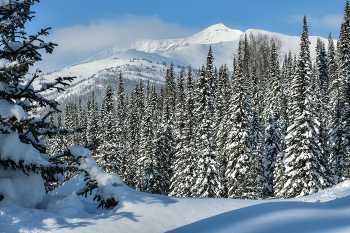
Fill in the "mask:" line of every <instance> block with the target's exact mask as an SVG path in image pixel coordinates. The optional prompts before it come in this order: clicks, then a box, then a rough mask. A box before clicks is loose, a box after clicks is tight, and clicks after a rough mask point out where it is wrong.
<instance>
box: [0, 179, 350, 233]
mask: <svg viewBox="0 0 350 233" xmlns="http://www.w3.org/2000/svg"><path fill="white" fill-rule="evenodd" d="M83 186H84V181H83V176H76V177H74V178H72V179H71V180H70V181H69V182H67V183H65V184H64V185H62V186H61V187H60V188H58V189H57V190H56V191H55V192H54V193H49V194H47V195H45V197H44V200H43V201H42V202H41V203H40V204H39V205H37V207H36V208H24V207H20V206H19V205H11V206H2V207H0V232H48V231H50V232H238V233H239V232H261V233H265V232H266V233H267V232H293V233H294V232H321V233H322V232H325V233H326V232H344V233H345V232H350V221H349V219H350V195H349V194H350V181H344V182H342V183H340V184H338V185H336V186H334V187H333V188H330V189H327V190H323V191H321V192H319V193H316V194H313V195H310V196H306V197H300V198H294V199H288V200H283V199H272V200H232V199H211V198H179V197H168V196H160V195H153V194H147V193H142V192H138V191H135V190H133V189H131V188H129V187H127V186H126V185H124V184H122V185H119V186H118V187H116V188H117V189H118V193H119V200H122V201H121V202H120V204H119V205H118V206H116V207H115V208H114V209H113V210H110V211H109V210H101V209H99V210H96V207H97V205H98V203H97V202H94V201H92V197H93V195H94V193H93V195H92V196H90V197H88V198H87V199H86V198H84V197H81V196H77V195H76V193H75V191H72V190H79V188H82V187H83Z"/></svg>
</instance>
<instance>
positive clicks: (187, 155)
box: [170, 66, 197, 197]
mask: <svg viewBox="0 0 350 233" xmlns="http://www.w3.org/2000/svg"><path fill="white" fill-rule="evenodd" d="M185 96H186V100H185V101H186V102H185V111H184V127H183V130H182V131H181V132H180V137H179V144H178V149H177V152H176V154H175V158H176V160H175V162H174V164H173V170H174V175H173V177H172V178H171V193H170V195H172V196H180V197H191V196H192V195H193V194H192V187H193V186H194V185H195V182H196V179H195V176H194V175H193V172H194V170H195V169H196V167H197V147H196V143H195V126H196V119H195V116H194V108H195V103H194V81H193V74H192V69H191V66H190V67H189V68H188V74H187V85H186V95H185Z"/></svg>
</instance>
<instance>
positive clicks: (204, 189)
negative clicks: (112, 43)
mask: <svg viewBox="0 0 350 233" xmlns="http://www.w3.org/2000/svg"><path fill="white" fill-rule="evenodd" d="M349 38H350V7H349V2H348V1H347V3H346V6H345V13H344V18H343V22H342V25H341V31H340V35H339V40H338V41H337V43H336V46H335V45H334V41H333V39H332V36H331V35H330V36H329V39H328V45H327V49H326V45H325V43H324V42H322V40H321V39H319V40H318V41H317V46H316V48H315V49H316V60H315V61H314V62H312V60H311V57H310V47H309V44H310V41H309V36H308V26H307V19H306V16H305V17H304V19H303V31H302V35H301V38H300V53H299V55H298V57H297V56H296V55H294V57H293V55H292V54H291V52H289V54H287V55H286V56H285V57H284V59H283V63H282V65H280V62H279V60H280V59H279V55H278V50H279V48H280V47H281V45H280V43H279V41H278V40H277V39H275V38H272V39H271V38H270V39H268V38H263V37H259V36H255V37H254V36H253V35H250V36H247V35H245V37H244V38H243V39H242V40H241V41H240V42H239V46H238V54H237V57H236V58H235V59H234V64H233V67H234V71H233V73H232V75H230V73H229V70H228V67H227V65H226V64H224V65H221V66H220V67H219V69H217V68H216V67H214V65H213V60H214V57H213V55H212V50H211V47H210V48H209V52H208V56H207V61H206V64H205V65H203V66H202V67H201V68H200V69H199V72H198V74H199V75H198V78H197V80H195V79H194V77H193V72H192V69H191V67H190V66H189V67H188V70H186V71H184V70H183V71H182V72H181V74H180V76H179V77H175V74H174V66H173V64H171V66H170V67H169V68H168V69H167V73H166V77H165V84H164V86H163V87H162V88H161V90H160V92H157V91H156V87H155V85H153V84H151V83H150V82H148V83H147V84H146V85H145V84H144V83H143V82H142V81H140V83H139V84H137V85H136V87H135V89H134V90H133V91H132V93H131V94H130V95H128V94H126V93H125V92H124V87H123V77H122V73H121V72H120V74H119V84H118V87H117V93H116V95H117V96H116V102H115V101H114V93H113V90H112V86H108V88H107V90H106V94H105V97H104V100H103V102H102V104H101V106H98V104H97V103H96V101H95V97H94V92H92V95H91V98H90V100H89V101H88V104H87V108H82V105H81V103H80V102H79V101H78V102H77V103H72V102H69V103H67V104H66V111H65V116H64V117H62V118H64V125H65V127H67V128H69V129H74V128H77V127H78V126H81V125H83V126H86V130H85V131H83V132H76V133H75V134H70V135H69V138H67V139H66V140H67V142H68V144H71V145H74V144H80V145H94V147H93V149H94V150H93V152H92V155H93V157H94V158H95V160H96V162H97V164H98V165H99V166H100V167H101V168H102V169H103V170H105V171H106V172H111V173H117V174H119V176H120V177H121V178H122V180H123V181H124V182H125V184H127V185H129V186H130V187H132V188H135V189H137V190H140V191H144V192H148V193H154V194H161V195H172V196H181V197H218V198H240V199H259V198H268V197H278V198H292V197H296V196H304V195H309V194H312V193H315V192H318V191H319V190H322V189H325V188H329V187H331V186H333V185H335V184H337V183H339V182H341V181H343V180H344V179H349V178H350V156H349V155H350V154H349V153H350V41H349ZM256 41H260V42H259V43H257V42H256ZM262 42H264V43H265V45H266V46H260V47H259V46H257V45H259V44H260V45H261V43H262ZM262 48H263V49H262ZM257 57H261V59H257ZM185 72H186V73H187V74H186V75H185ZM185 77H186V79H185ZM51 121H54V120H53V118H52V119H51ZM58 124H61V119H58ZM47 145H48V152H49V153H50V154H56V153H57V152H59V151H60V150H63V149H64V148H62V145H61V144H60V143H59V141H58V140H57V138H55V137H53V138H51V139H49V140H47Z"/></svg>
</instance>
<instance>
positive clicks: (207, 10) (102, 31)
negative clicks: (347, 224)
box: [27, 0, 346, 71]
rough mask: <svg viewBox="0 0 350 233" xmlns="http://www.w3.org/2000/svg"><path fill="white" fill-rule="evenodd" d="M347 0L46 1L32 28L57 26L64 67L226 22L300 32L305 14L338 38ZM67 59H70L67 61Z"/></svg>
mask: <svg viewBox="0 0 350 233" xmlns="http://www.w3.org/2000/svg"><path fill="white" fill-rule="evenodd" d="M345 2H346V1H345V0H332V1H331V0H293V1H285V0H284V1H281V0H280V1H277V0H264V1H261V0H259V1H256V0H246V1H232V0H231V1H227V0H225V1H223V0H215V1H213V0H211V1H207V0H201V1H199V0H198V1H197V0H187V1H185V0H177V1H169V0H162V1H158V0H100V1H96V0H59V1H58V0H42V1H41V2H40V3H37V4H35V5H34V7H33V10H34V11H36V18H35V19H33V21H32V23H29V24H28V26H27V29H28V30H29V31H31V32H34V31H35V30H38V29H40V28H45V27H52V30H51V35H50V37H49V39H50V40H51V41H52V42H56V43H58V44H59V47H58V48H57V49H56V54H57V55H55V54H54V55H51V56H54V57H52V58H50V60H51V59H55V61H56V63H55V65H51V66H46V68H45V69H43V70H45V71H46V70H49V69H57V68H62V67H64V66H66V65H69V64H71V63H74V62H78V61H81V60H84V59H85V58H87V57H89V56H92V55H94V54H95V53H97V52H100V51H102V50H103V49H106V48H108V47H111V46H113V45H117V44H122V43H125V42H127V41H129V40H130V39H133V38H150V39H168V38H178V37H186V36H189V35H192V34H194V33H196V32H199V31H201V30H204V29H205V28H207V27H209V26H211V25H213V24H217V23H223V24H225V25H226V26H227V27H229V28H232V29H239V30H241V31H246V30H247V29H263V30H267V31H272V32H279V33H283V34H288V35H294V36H299V35H300V34H301V31H302V17H303V15H304V14H306V15H307V17H308V24H309V34H310V35H317V36H322V37H328V34H329V33H330V32H331V33H332V35H333V38H337V36H338V33H339V30H340V22H341V19H342V16H343V11H344V6H345ZM64 58H65V59H64Z"/></svg>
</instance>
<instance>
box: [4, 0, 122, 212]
mask: <svg viewBox="0 0 350 233" xmlns="http://www.w3.org/2000/svg"><path fill="white" fill-rule="evenodd" d="M37 2H39V0H26V1H17V0H16V1H15V0H13V1H2V2H1V3H0V21H1V22H2V23H1V24H0V34H1V39H0V44H1V46H0V59H1V61H2V65H1V67H0V70H1V72H0V82H1V88H0V105H1V106H0V109H1V114H0V115H1V117H0V147H1V148H2V151H3V152H4V151H5V152H6V153H2V154H0V173H1V174H6V178H7V180H8V181H9V182H11V178H13V175H14V176H17V177H18V176H21V175H20V174H21V173H22V172H23V177H21V178H22V179H23V180H25V179H26V178H27V177H33V176H36V177H40V176H41V177H42V178H43V183H44V182H45V184H46V191H52V190H53V189H55V188H56V187H57V186H56V185H57V184H59V183H60V182H61V180H59V179H58V176H61V175H63V174H64V173H65V172H66V171H68V170H69V169H74V170H79V171H81V172H84V173H85V174H86V180H87V181H88V183H87V185H86V186H85V187H84V191H82V192H80V191H79V192H78V193H77V194H85V193H87V192H90V191H92V189H94V188H97V189H98V190H97V192H96V195H95V197H94V199H97V200H98V201H99V202H100V205H99V207H101V206H102V208H107V209H110V208H113V207H114V206H116V205H117V204H118V202H117V201H116V200H115V197H116V195H115V193H114V190H113V186H112V184H110V185H109V184H101V183H98V182H99V181H100V179H99V178H97V177H94V174H91V173H90V171H91V170H94V169H97V172H98V167H96V166H94V164H93V163H90V164H89V165H88V166H85V167H84V166H81V165H82V164H83V163H84V164H87V163H88V162H91V161H93V160H92V158H91V157H90V156H89V155H88V150H87V149H85V148H82V147H80V146H74V147H68V148H67V149H66V150H64V151H63V152H62V153H59V154H56V155H54V156H50V157H49V156H46V147H45V142H44V141H43V139H44V138H45V137H52V136H54V135H58V136H60V135H64V134H68V133H74V132H70V131H69V130H68V129H59V128H58V127H57V126H56V125H55V124H54V123H53V121H51V122H50V121H49V120H48V118H49V117H50V115H52V114H54V113H59V112H60V110H59V109H58V105H59V104H58V102H57V101H55V100H53V99H48V98H46V97H44V95H43V94H44V93H45V91H47V90H57V91H58V92H60V91H63V90H64V89H63V88H62V86H67V85H68V83H69V82H70V81H72V80H73V79H74V77H58V78H56V79H55V81H54V82H53V83H43V84H42V85H41V87H40V88H39V89H37V90H35V89H34V87H33V85H32V84H33V82H34V81H36V80H37V79H38V78H39V77H40V76H39V74H40V72H41V71H40V70H39V69H37V70H36V71H35V72H34V73H33V74H31V73H29V67H30V66H32V65H34V63H35V62H37V61H41V60H42V56H41V53H40V51H43V50H44V51H45V52H46V53H50V54H51V53H52V51H53V49H54V47H55V46H57V44H54V43H51V42H49V43H45V42H44V40H43V37H44V36H46V35H48V30H49V29H50V28H46V29H41V30H40V31H39V32H38V33H37V34H35V35H29V36H27V32H26V31H25V24H26V23H27V22H28V21H31V19H32V18H33V17H34V13H35V12H34V11H32V10H31V7H32V6H33V5H34V4H35V3H37ZM26 78H29V81H26V80H27V79H26ZM39 107H40V108H41V109H43V108H47V109H48V110H49V112H48V113H47V114H44V116H43V117H40V116H39V115H36V114H35V113H36V112H37V110H38V108H39ZM6 109H7V110H6ZM76 151H79V152H81V151H84V155H78V153H75V152H76ZM28 152H29V153H28ZM5 170H7V171H6V173H5ZM18 171H19V172H20V173H18ZM0 178H2V177H0ZM95 178H96V179H95ZM115 180H116V179H114V178H112V179H111V181H113V184H115V183H114V181H115ZM39 186H40V184H39V182H38V183H36V185H35V188H36V189H37V190H36V193H39V192H40V190H38V187H39ZM106 186H108V187H106ZM104 187H106V189H107V190H109V191H110V192H109V193H106V192H105V191H104ZM33 188H34V187H33ZM39 189H40V188H39ZM42 191H43V192H44V193H45V190H42ZM44 193H43V194H44ZM32 195H33V194H32ZM29 196H31V195H28V197H26V198H30V197H29ZM43 196H44V195H42V197H43ZM0 197H1V198H0V199H1V200H3V199H6V198H12V197H11V196H7V195H6V194H5V195H4V193H1V194H0ZM37 198H39V199H40V197H37ZM27 207H29V206H27ZM30 207H31V208H34V206H30Z"/></svg>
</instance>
